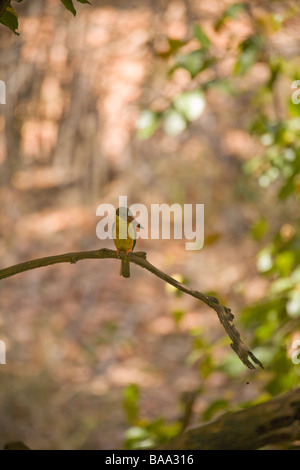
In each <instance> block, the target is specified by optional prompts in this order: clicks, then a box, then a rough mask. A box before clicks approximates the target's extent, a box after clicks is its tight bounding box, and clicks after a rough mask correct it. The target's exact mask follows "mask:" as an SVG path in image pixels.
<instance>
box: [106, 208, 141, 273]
mask: <svg viewBox="0 0 300 470" xmlns="http://www.w3.org/2000/svg"><path fill="white" fill-rule="evenodd" d="M136 228H138V229H141V228H143V227H142V226H141V224H139V223H138V222H137V221H136V220H135V218H134V217H133V214H132V212H131V211H130V209H128V208H127V207H118V209H117V210H116V221H115V223H114V224H113V228H112V231H113V239H114V244H115V246H116V248H117V253H118V254H119V253H120V251H125V253H126V255H128V253H130V252H131V251H133V249H134V247H135V244H136ZM120 276H123V277H127V278H128V277H130V264H129V261H128V259H122V260H121V268H120Z"/></svg>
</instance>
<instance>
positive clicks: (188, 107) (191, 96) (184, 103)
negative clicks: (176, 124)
mask: <svg viewBox="0 0 300 470" xmlns="http://www.w3.org/2000/svg"><path fill="white" fill-rule="evenodd" d="M174 107H175V108H176V110H177V111H179V112H180V113H181V114H182V115H183V116H184V117H185V118H186V119H187V120H188V121H195V119H197V118H198V117H199V116H200V115H201V114H202V112H203V109H204V107H205V98H204V95H203V93H202V92H201V91H199V90H193V91H186V92H183V93H181V95H180V96H178V98H176V99H175V100H174Z"/></svg>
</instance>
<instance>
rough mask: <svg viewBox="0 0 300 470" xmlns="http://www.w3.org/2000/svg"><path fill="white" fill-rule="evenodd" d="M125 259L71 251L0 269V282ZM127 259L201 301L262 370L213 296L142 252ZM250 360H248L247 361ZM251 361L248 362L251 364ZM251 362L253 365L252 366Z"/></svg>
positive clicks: (108, 252)
mask: <svg viewBox="0 0 300 470" xmlns="http://www.w3.org/2000/svg"><path fill="white" fill-rule="evenodd" d="M107 258H109V259H125V258H126V254H125V253H123V252H120V253H119V254H117V252H116V251H114V250H108V249H107V248H102V249H101V250H94V251H82V252H75V253H65V254H62V255H57V256H48V257H46V258H39V259H35V260H32V261H26V262H25V263H20V264H16V265H14V266H10V267H8V268H5V269H1V270H0V279H5V278H7V277H11V276H15V275H16V274H19V273H22V272H25V271H29V270H31V269H36V268H41V267H43V266H50V265H52V264H58V263H77V261H81V260H83V259H107ZM128 259H129V260H130V261H131V262H132V263H134V264H136V265H138V266H140V267H142V268H144V269H147V271H150V272H151V273H152V274H154V275H155V276H157V277H159V278H160V279H162V280H163V281H165V282H167V283H168V284H171V285H172V286H174V287H176V289H178V290H181V291H182V292H185V293H186V294H188V295H191V296H192V297H195V298H196V299H198V300H201V302H204V303H205V304H206V305H207V306H208V307H210V308H212V309H213V310H215V312H216V313H217V315H218V317H219V320H220V322H221V324H222V325H223V327H224V329H225V331H226V333H227V334H228V336H229V338H230V339H231V341H232V343H231V345H230V346H231V347H232V349H233V350H234V351H235V352H236V354H237V355H238V356H239V358H240V359H241V361H242V362H243V363H244V364H245V365H246V366H247V367H248V368H249V369H255V366H254V364H257V365H259V366H260V367H261V368H263V365H262V363H261V362H260V361H259V359H257V358H256V357H255V356H254V354H253V353H252V352H251V351H250V350H249V349H248V348H247V346H246V345H245V344H244V343H243V341H242V340H241V337H240V333H239V331H238V330H237V328H236V327H235V326H234V324H233V323H232V321H233V318H234V316H233V314H232V313H231V310H230V309H229V308H227V307H224V306H223V305H221V304H220V303H219V301H218V299H217V298H216V297H212V296H209V295H205V294H203V293H202V292H199V291H197V290H194V289H190V288H189V287H187V286H185V285H184V284H182V283H181V282H179V281H176V279H174V278H172V277H171V276H169V275H168V274H166V273H164V272H163V271H160V270H159V269H158V268H156V267H155V266H153V264H151V263H149V261H147V259H146V253H145V252H136V253H129V255H128ZM250 359H251V360H250ZM251 361H252V362H251ZM253 363H254V364H253Z"/></svg>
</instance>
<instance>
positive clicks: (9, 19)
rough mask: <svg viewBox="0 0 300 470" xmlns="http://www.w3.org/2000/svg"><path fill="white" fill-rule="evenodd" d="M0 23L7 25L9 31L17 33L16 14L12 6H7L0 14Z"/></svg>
mask: <svg viewBox="0 0 300 470" xmlns="http://www.w3.org/2000/svg"><path fill="white" fill-rule="evenodd" d="M0 23H2V24H4V25H5V26H7V27H8V28H9V29H11V31H12V32H13V33H15V34H17V35H18V34H19V33H18V32H17V29H18V26H19V25H18V15H17V13H16V12H15V10H14V9H13V8H12V7H7V8H6V10H5V12H4V13H3V15H2V16H1V19H0Z"/></svg>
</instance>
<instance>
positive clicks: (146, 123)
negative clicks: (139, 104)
mask: <svg viewBox="0 0 300 470" xmlns="http://www.w3.org/2000/svg"><path fill="white" fill-rule="evenodd" d="M158 125H159V114H158V113H154V112H153V111H151V110H150V109H145V110H143V111H142V112H141V114H140V116H139V118H138V120H137V124H136V127H137V129H138V137H139V138H140V139H142V140H143V139H149V137H151V135H152V134H153V133H154V132H155V131H156V129H157V128H158Z"/></svg>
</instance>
